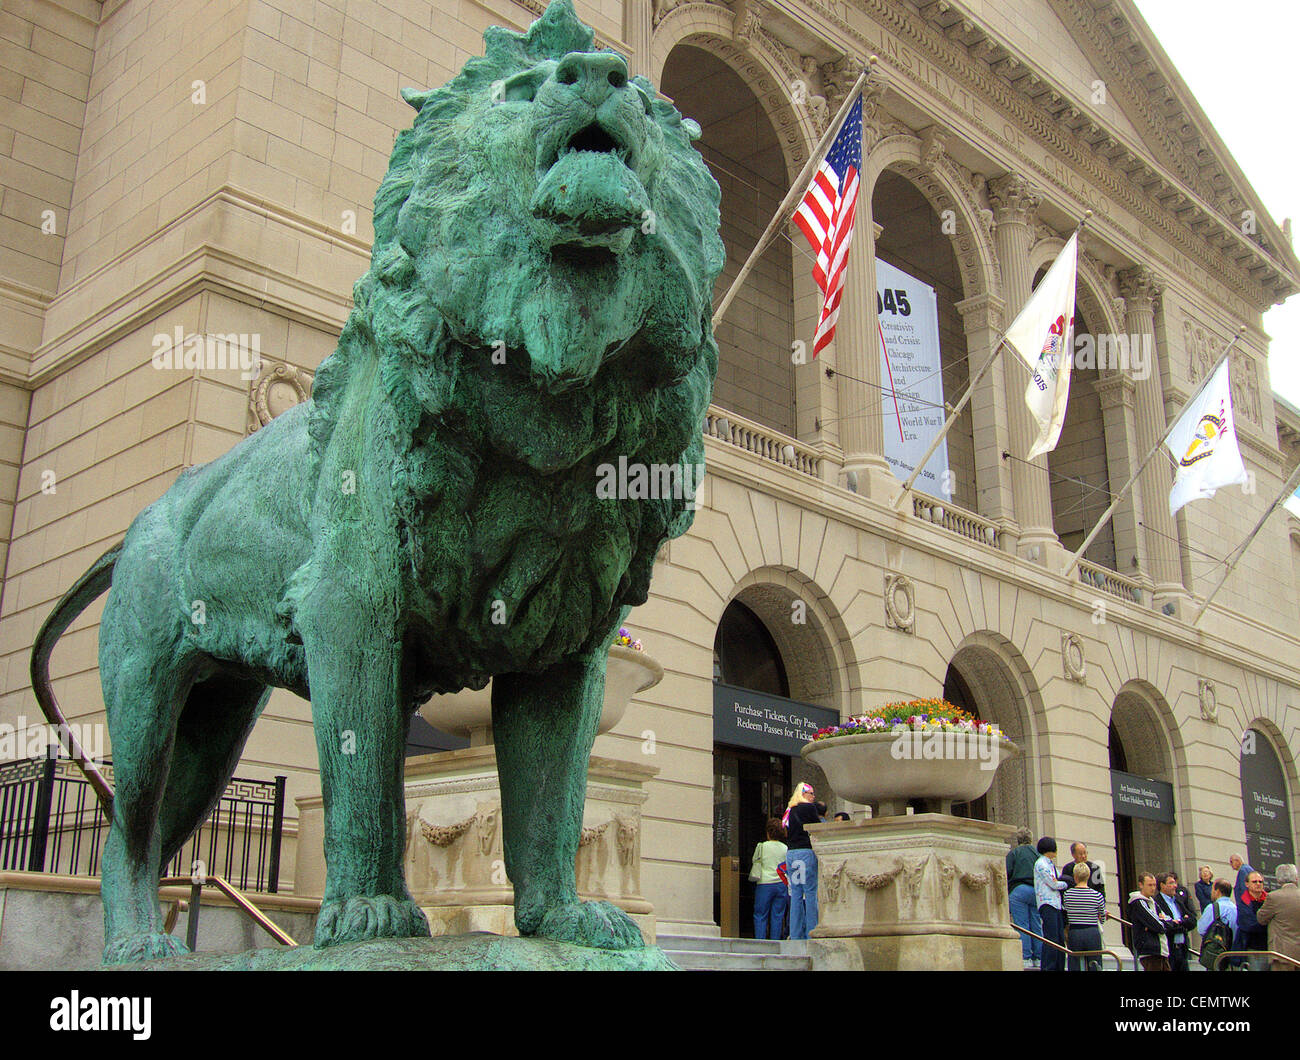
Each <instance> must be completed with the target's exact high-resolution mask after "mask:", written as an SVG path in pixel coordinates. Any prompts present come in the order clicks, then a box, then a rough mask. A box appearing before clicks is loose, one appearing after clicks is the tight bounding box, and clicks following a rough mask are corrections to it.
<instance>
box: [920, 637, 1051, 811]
mask: <svg viewBox="0 0 1300 1060" xmlns="http://www.w3.org/2000/svg"><path fill="white" fill-rule="evenodd" d="M1008 647H1009V646H1008ZM1005 651H1006V648H1005V647H1003V646H1001V645H999V644H998V643H997V639H996V638H995V636H994V635H993V634H974V635H972V636H970V637H967V638H966V639H965V640H964V641H963V642H962V644H961V646H960V647H959V648H958V649H957V651H956V653H955V654H954V655H953V657H952V661H951V662H950V663H949V664H948V670H947V673H946V674H945V675H944V681H943V698H944V699H946V700H948V702H950V703H952V704H954V705H955V706H958V707H961V709H962V710H964V711H966V712H968V713H970V714H973V715H975V717H977V718H979V719H980V720H981V721H986V722H991V723H993V724H995V725H997V726H998V727H999V728H1000V729H1001V730H1002V731H1003V732H1004V733H1005V734H1006V736H1007V738H1008V739H1009V740H1011V741H1012V742H1013V743H1015V744H1016V745H1017V746H1018V747H1020V749H1021V751H1023V752H1024V753H1023V754H1021V755H1018V756H1017V757H1015V758H1012V759H1010V760H1009V761H1005V762H1003V763H1002V764H1001V765H999V766H998V771H997V773H996V775H995V776H994V778H993V786H992V787H991V788H989V791H988V794H986V795H984V796H982V797H981V798H979V799H976V800H975V801H974V802H971V803H964V804H960V805H957V806H954V807H953V813H955V814H956V815H958V816H959V817H972V818H974V819H975V820H979V821H995V822H997V823H999V824H1011V825H1016V826H1020V825H1025V826H1027V827H1029V828H1030V829H1033V827H1034V824H1033V818H1034V815H1035V813H1036V808H1035V807H1032V806H1031V805H1030V798H1029V793H1030V784H1029V769H1030V763H1031V761H1032V757H1033V755H1032V747H1031V743H1032V735H1031V733H1030V731H1029V710H1028V704H1027V703H1026V701H1025V693H1024V690H1023V688H1022V686H1021V684H1020V682H1019V681H1018V680H1017V678H1016V674H1015V671H1014V670H1013V669H1012V667H1011V665H1010V664H1009V663H1008V661H1007V658H1006V656H1005V655H1004V652H1005Z"/></svg>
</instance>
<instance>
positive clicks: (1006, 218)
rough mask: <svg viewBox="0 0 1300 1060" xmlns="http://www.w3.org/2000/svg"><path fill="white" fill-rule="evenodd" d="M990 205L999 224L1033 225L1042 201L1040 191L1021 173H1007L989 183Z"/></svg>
mask: <svg viewBox="0 0 1300 1060" xmlns="http://www.w3.org/2000/svg"><path fill="white" fill-rule="evenodd" d="M988 187H989V203H990V204H991V205H992V207H993V216H994V219H995V220H996V221H997V223H998V224H1000V225H1001V224H1007V223H1012V224H1015V223H1019V224H1032V223H1033V220H1034V213H1035V211H1036V210H1037V209H1038V204H1039V202H1040V201H1041V200H1040V197H1039V194H1038V190H1037V189H1036V188H1035V187H1034V186H1033V184H1031V183H1030V182H1029V180H1028V179H1027V178H1026V177H1024V176H1022V175H1021V174H1019V173H1007V174H1005V175H1003V176H1001V177H994V178H993V179H992V180H990V181H989V182H988Z"/></svg>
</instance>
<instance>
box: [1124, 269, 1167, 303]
mask: <svg viewBox="0 0 1300 1060" xmlns="http://www.w3.org/2000/svg"><path fill="white" fill-rule="evenodd" d="M1117 279H1118V280H1119V293H1120V294H1121V295H1122V296H1123V298H1124V308H1125V311H1127V312H1151V311H1153V310H1154V309H1155V303H1156V299H1158V298H1159V297H1160V293H1161V291H1162V290H1163V289H1164V284H1162V283H1161V282H1160V278H1159V277H1158V276H1156V274H1155V273H1154V272H1152V271H1151V270H1150V269H1149V268H1147V267H1146V266H1145V265H1134V266H1133V267H1132V268H1129V269H1124V270H1123V271H1121V272H1120V273H1119V274H1118V276H1117Z"/></svg>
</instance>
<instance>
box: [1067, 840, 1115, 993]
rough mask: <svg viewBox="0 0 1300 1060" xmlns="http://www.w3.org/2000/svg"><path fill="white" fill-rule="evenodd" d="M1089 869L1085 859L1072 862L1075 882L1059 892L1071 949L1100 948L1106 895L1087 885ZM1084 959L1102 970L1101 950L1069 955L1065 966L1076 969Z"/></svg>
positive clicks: (1070, 969) (1097, 969)
mask: <svg viewBox="0 0 1300 1060" xmlns="http://www.w3.org/2000/svg"><path fill="white" fill-rule="evenodd" d="M1091 875H1092V870H1091V869H1090V868H1089V867H1088V865H1087V864H1086V863H1085V862H1078V863H1076V864H1075V866H1074V886H1073V887H1071V888H1070V889H1069V890H1067V891H1063V892H1062V893H1061V905H1062V906H1064V907H1065V924H1066V929H1067V931H1068V934H1067V936H1066V938H1067V939H1068V940H1069V942H1068V945H1069V947H1070V949H1071V950H1099V949H1101V924H1102V923H1103V922H1104V921H1105V919H1106V896H1105V895H1103V894H1102V893H1101V892H1100V891H1094V890H1093V889H1092V888H1091V887H1089V886H1088V878H1089V877H1090V876H1091ZM1081 963H1083V964H1084V965H1085V966H1086V968H1087V970H1088V971H1090V972H1099V971H1101V954H1099V953H1097V954H1089V955H1088V956H1087V957H1075V956H1074V955H1073V954H1071V955H1070V958H1069V962H1068V967H1067V970H1068V971H1071V972H1077V971H1079V970H1080V969H1079V965H1080V964H1081Z"/></svg>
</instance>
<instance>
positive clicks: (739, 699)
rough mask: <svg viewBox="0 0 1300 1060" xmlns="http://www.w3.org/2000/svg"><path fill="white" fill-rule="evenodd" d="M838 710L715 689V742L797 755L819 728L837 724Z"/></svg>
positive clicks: (728, 688) (742, 690)
mask: <svg viewBox="0 0 1300 1060" xmlns="http://www.w3.org/2000/svg"><path fill="white" fill-rule="evenodd" d="M839 722H840V716H839V712H838V711H834V710H831V709H830V708H829V707H818V706H815V705H814V704H812V703H799V702H796V701H795V700H793V699H783V698H782V697H781V696H769V695H767V694H766V693H764V692H752V691H750V690H749V689H748V688H736V687H735V686H733V685H722V684H715V685H714V686H713V740H714V742H715V743H725V744H730V745H731V746H733V747H749V748H752V749H753V750H755V751H766V752H767V753H768V754H778V755H797V754H798V753H799V751H800V750H801V749H802V748H803V746H804V744H806V743H808V742H809V741H810V740H812V738H813V734H814V733H816V732H817V730H818V729H824V728H826V727H827V726H828V725H838V724H839Z"/></svg>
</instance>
